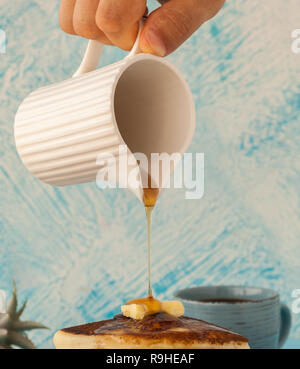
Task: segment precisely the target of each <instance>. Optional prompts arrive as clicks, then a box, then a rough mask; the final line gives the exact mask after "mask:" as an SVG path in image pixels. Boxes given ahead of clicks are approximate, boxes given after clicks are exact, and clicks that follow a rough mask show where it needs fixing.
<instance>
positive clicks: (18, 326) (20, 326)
mask: <svg viewBox="0 0 300 369" xmlns="http://www.w3.org/2000/svg"><path fill="white" fill-rule="evenodd" d="M11 328H12V329H13V330H14V331H29V330H32V329H49V328H48V327H46V326H44V325H43V324H41V323H37V322H30V321H28V322H20V321H17V322H13V323H12V325H11Z"/></svg>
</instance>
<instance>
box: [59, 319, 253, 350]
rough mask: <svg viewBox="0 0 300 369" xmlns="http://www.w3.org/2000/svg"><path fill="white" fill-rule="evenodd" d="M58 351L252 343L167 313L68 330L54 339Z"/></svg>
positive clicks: (233, 346) (244, 346) (237, 346)
mask: <svg viewBox="0 0 300 369" xmlns="http://www.w3.org/2000/svg"><path fill="white" fill-rule="evenodd" d="M54 345H55V347H56V348H57V349H223V348H224V349H247V348H249V346H248V340H247V339H246V338H245V337H243V336H240V335H239V334H236V333H233V332H231V331H229V330H227V329H224V328H220V327H217V326H215V325H213V324H210V323H206V322H204V321H201V320H198V319H193V318H188V317H185V316H181V317H180V318H176V317H173V316H171V315H168V314H166V313H157V314H153V315H147V316H146V317H145V318H143V319H142V320H135V319H131V318H127V317H125V316H123V315H122V314H118V315H116V316H115V317H114V318H113V319H110V320H103V321H100V322H95V323H89V324H84V325H79V326H76V327H71V328H65V329H62V330H60V331H58V332H57V333H56V334H55V336H54Z"/></svg>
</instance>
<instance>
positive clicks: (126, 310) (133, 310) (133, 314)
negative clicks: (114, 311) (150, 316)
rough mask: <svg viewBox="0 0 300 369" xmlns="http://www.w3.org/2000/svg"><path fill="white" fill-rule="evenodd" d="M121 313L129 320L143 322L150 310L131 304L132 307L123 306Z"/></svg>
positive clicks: (143, 306)
mask: <svg viewBox="0 0 300 369" xmlns="http://www.w3.org/2000/svg"><path fill="white" fill-rule="evenodd" d="M121 311H122V313H123V315H124V316H127V317H128V318H132V319H136V320H141V319H143V318H144V317H145V315H146V314H147V311H148V309H147V308H146V306H145V305H142V304H130V305H122V306H121Z"/></svg>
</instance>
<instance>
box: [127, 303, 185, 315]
mask: <svg viewBox="0 0 300 369" xmlns="http://www.w3.org/2000/svg"><path fill="white" fill-rule="evenodd" d="M133 301H134V300H133ZM156 301H157V300H155V302H156ZM121 311H122V313H123V315H124V316H126V317H128V318H132V319H135V320H141V319H144V317H145V316H146V315H147V314H155V313H158V312H160V311H163V312H165V313H167V314H169V315H172V316H174V317H176V318H179V317H180V316H182V315H184V306H183V304H182V303H181V302H180V301H163V302H161V303H160V302H159V301H157V303H156V304H154V303H153V302H152V303H151V306H148V305H147V304H135V303H132V304H130V303H129V304H126V305H122V306H121Z"/></svg>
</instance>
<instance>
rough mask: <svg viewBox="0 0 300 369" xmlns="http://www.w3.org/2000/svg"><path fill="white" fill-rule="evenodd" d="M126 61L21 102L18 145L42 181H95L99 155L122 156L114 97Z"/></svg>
mask: <svg viewBox="0 0 300 369" xmlns="http://www.w3.org/2000/svg"><path fill="white" fill-rule="evenodd" d="M125 62H126V61H125V60H123V61H120V62H118V63H115V64H113V65H110V66H107V67H104V68H101V69H98V70H96V71H93V72H90V73H87V74H84V75H81V76H78V77H76V78H72V79H69V80H66V81H64V82H60V83H56V84H53V85H51V86H48V87H42V88H40V89H38V90H37V91H35V92H33V93H31V94H30V95H29V96H28V97H27V98H26V99H25V100H24V102H23V103H22V104H21V106H20V108H19V110H18V112H17V114H16V118H15V141H16V146H17V150H18V153H19V155H20V157H21V158H22V161H23V163H24V164H25V166H26V167H27V168H28V169H29V171H30V172H31V173H32V174H34V175H35V176H36V177H37V178H38V179H40V180H41V181H43V182H46V183H48V184H51V185H56V186H65V185H72V184H77V183H84V182H89V181H94V180H95V179H96V176H97V172H98V171H99V169H101V167H100V166H99V165H97V163H96V160H97V156H98V155H99V154H101V153H105V152H110V153H113V154H116V155H117V153H118V148H119V145H120V144H122V142H121V141H122V140H121V137H120V135H119V134H118V132H116V127H115V126H114V125H113V124H112V121H113V117H112V115H113V106H112V104H113V99H112V98H111V95H112V93H113V86H114V81H115V80H116V78H117V75H118V74H119V72H120V70H121V68H122V66H123V65H124V63H125Z"/></svg>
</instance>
